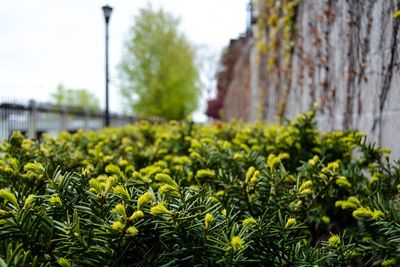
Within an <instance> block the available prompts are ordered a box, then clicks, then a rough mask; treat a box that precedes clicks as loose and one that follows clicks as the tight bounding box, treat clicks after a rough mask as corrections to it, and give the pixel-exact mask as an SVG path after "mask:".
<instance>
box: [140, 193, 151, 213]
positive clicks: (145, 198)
mask: <svg viewBox="0 0 400 267" xmlns="http://www.w3.org/2000/svg"><path fill="white" fill-rule="evenodd" d="M152 198H153V194H152V193H151V192H146V193H144V194H143V195H141V196H140V197H139V198H138V201H137V209H138V210H140V209H141V207H142V206H143V205H144V204H146V203H147V202H149V201H150V199H152Z"/></svg>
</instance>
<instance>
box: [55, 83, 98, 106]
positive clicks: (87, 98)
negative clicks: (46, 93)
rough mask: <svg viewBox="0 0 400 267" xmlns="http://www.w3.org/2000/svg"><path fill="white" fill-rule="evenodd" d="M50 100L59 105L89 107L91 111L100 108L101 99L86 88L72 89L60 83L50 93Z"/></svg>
mask: <svg viewBox="0 0 400 267" xmlns="http://www.w3.org/2000/svg"><path fill="white" fill-rule="evenodd" d="M50 102H51V103H52V104H55V105H59V106H73V107H81V108H87V109H88V110H90V111H98V110H100V104H99V99H98V98H97V97H96V96H95V95H94V94H93V93H91V92H89V91H88V90H86V89H70V88H66V87H65V86H64V85H63V84H59V85H58V86H57V89H56V91H55V92H54V93H52V94H51V95H50Z"/></svg>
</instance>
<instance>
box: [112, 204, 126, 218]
mask: <svg viewBox="0 0 400 267" xmlns="http://www.w3.org/2000/svg"><path fill="white" fill-rule="evenodd" d="M115 210H116V212H118V214H119V215H121V216H122V217H123V218H125V217H126V212H125V206H124V204H121V203H120V204H117V205H116V206H115Z"/></svg>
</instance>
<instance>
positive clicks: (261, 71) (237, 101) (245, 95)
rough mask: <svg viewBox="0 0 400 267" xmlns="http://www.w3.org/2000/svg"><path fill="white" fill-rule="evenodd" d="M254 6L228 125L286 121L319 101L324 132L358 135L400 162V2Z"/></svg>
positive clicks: (284, 0)
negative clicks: (353, 131)
mask: <svg viewBox="0 0 400 267" xmlns="http://www.w3.org/2000/svg"><path fill="white" fill-rule="evenodd" d="M255 3H257V9H258V12H257V13H258V20H257V23H256V24H254V25H253V32H254V34H253V38H250V36H249V37H248V38H246V42H241V43H240V44H241V52H240V53H238V52H237V51H235V53H236V56H237V60H236V61H235V66H234V68H233V72H232V73H233V75H232V77H231V79H230V80H229V85H228V86H226V88H228V89H227V90H226V92H225V94H224V101H223V103H224V104H223V107H222V112H223V114H224V116H223V117H222V119H224V120H226V121H229V120H232V119H234V118H237V119H242V120H244V121H248V122H251V121H254V120H256V119H263V120H266V121H268V122H279V120H280V118H282V117H286V118H290V119H293V118H295V117H296V116H297V115H298V114H299V113H301V112H304V111H307V110H308V109H309V108H310V107H311V106H312V105H313V104H314V103H317V104H318V105H319V106H320V109H319V112H318V114H317V120H318V127H319V128H320V129H321V130H324V131H332V130H335V129H337V130H343V129H359V130H361V131H363V132H365V133H367V134H368V136H369V137H370V140H371V141H373V142H375V143H376V144H377V145H379V146H385V147H389V148H390V149H392V150H393V153H392V155H393V156H395V157H400V145H398V143H400V135H399V134H398V133H400V28H399V27H400V18H392V14H393V13H395V12H396V11H397V10H399V9H400V0H363V1H360V0H300V1H299V0H258V1H256V2H255ZM247 39H249V40H247Z"/></svg>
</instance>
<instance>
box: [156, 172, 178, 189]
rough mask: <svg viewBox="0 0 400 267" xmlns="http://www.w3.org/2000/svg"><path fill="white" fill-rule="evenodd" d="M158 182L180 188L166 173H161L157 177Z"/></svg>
mask: <svg viewBox="0 0 400 267" xmlns="http://www.w3.org/2000/svg"><path fill="white" fill-rule="evenodd" d="M156 181H157V182H160V183H163V184H168V185H170V186H172V187H174V188H178V187H179V186H178V184H177V183H176V182H175V181H174V180H173V179H172V178H171V176H169V175H168V174H165V173H159V174H157V175H156Z"/></svg>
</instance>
